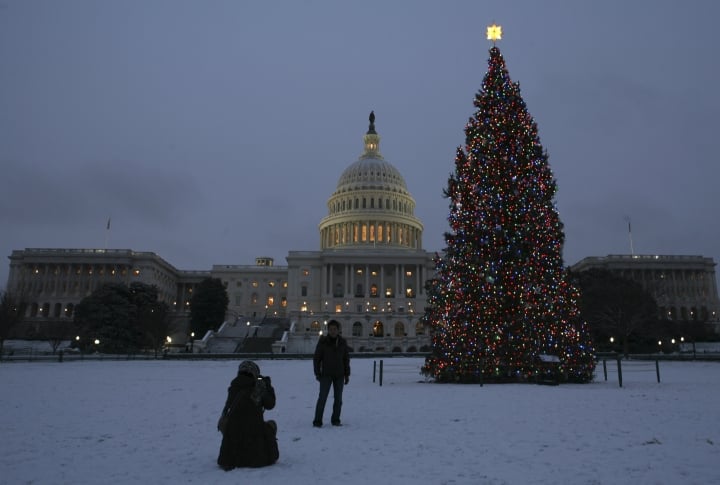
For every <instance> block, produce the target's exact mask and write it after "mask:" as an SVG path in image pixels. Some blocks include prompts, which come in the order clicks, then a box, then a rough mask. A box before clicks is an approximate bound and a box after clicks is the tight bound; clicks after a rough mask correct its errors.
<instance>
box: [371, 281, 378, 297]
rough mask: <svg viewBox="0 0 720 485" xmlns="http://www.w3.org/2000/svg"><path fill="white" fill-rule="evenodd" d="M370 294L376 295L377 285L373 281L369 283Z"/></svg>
mask: <svg viewBox="0 0 720 485" xmlns="http://www.w3.org/2000/svg"><path fill="white" fill-rule="evenodd" d="M370 296H378V287H377V285H376V284H375V283H373V284H372V285H370Z"/></svg>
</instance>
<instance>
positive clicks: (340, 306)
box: [335, 304, 342, 313]
mask: <svg viewBox="0 0 720 485" xmlns="http://www.w3.org/2000/svg"><path fill="white" fill-rule="evenodd" d="M335 313H342V304H337V305H335Z"/></svg>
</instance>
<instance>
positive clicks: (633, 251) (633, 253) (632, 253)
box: [625, 217, 635, 256]
mask: <svg viewBox="0 0 720 485" xmlns="http://www.w3.org/2000/svg"><path fill="white" fill-rule="evenodd" d="M625 220H627V223H628V237H629V238H630V256H635V249H634V248H633V240H632V229H631V227H630V217H625Z"/></svg>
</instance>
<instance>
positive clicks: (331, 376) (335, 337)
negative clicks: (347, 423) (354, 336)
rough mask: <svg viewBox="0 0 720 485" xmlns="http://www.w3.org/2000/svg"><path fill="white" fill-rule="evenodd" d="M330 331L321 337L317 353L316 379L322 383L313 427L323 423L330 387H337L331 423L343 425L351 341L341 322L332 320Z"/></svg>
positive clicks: (314, 361) (334, 390)
mask: <svg viewBox="0 0 720 485" xmlns="http://www.w3.org/2000/svg"><path fill="white" fill-rule="evenodd" d="M327 330H328V334H327V335H323V336H321V337H320V339H319V340H318V343H317V346H316V347H315V355H314V356H313V369H314V371H315V378H316V379H317V380H318V382H320V394H319V395H318V399H317V404H316V405H315V419H313V426H315V427H317V428H319V427H321V426H322V418H323V413H324V412H325V403H326V402H327V398H328V394H330V386H332V388H333V410H332V416H331V417H330V423H332V425H333V426H341V422H340V411H341V410H342V395H343V385H345V384H347V383H348V382H350V351H349V350H348V346H347V341H346V340H345V339H344V338H342V337H341V336H340V335H339V334H338V332H339V331H340V323H339V322H338V321H336V320H330V321H329V322H328V324H327Z"/></svg>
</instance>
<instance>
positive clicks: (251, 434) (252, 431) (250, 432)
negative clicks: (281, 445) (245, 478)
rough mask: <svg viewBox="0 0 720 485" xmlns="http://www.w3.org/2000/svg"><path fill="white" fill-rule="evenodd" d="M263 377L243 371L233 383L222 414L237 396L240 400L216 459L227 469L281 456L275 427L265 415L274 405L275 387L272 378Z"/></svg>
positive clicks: (261, 463) (267, 462)
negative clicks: (271, 381)
mask: <svg viewBox="0 0 720 485" xmlns="http://www.w3.org/2000/svg"><path fill="white" fill-rule="evenodd" d="M264 379H266V380H265V381H263V380H258V379H255V378H253V377H251V376H249V375H246V374H240V375H238V376H237V377H236V378H235V379H233V380H232V382H231V383H230V387H229V388H228V397H227V400H226V401H225V407H224V408H223V414H225V413H227V411H228V410H229V409H230V407H231V405H232V404H233V402H234V400H235V398H236V397H237V399H238V401H237V404H236V405H235V407H234V408H233V410H232V413H231V414H230V418H229V422H228V426H227V430H226V431H225V433H224V434H223V439H222V444H221V445H220V455H219V456H218V459H217V462H218V465H220V466H222V467H224V468H234V467H261V466H267V465H272V464H273V463H275V462H276V461H277V459H278V457H279V455H280V453H279V452H278V446H277V439H276V437H275V429H273V427H272V426H270V425H269V424H268V423H266V422H265V420H264V416H263V412H264V410H265V409H272V408H274V407H275V389H273V387H272V385H271V384H270V379H269V378H267V377H266V378H264Z"/></svg>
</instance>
